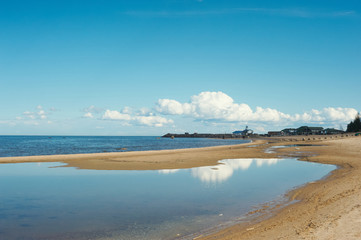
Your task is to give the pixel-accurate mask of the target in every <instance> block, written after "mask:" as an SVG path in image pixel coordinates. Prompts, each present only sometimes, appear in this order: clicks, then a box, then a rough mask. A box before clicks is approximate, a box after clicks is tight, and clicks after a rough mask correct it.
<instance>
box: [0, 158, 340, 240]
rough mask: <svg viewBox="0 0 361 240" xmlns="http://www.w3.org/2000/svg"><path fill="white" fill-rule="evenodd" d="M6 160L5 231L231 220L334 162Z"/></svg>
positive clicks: (52, 234)
mask: <svg viewBox="0 0 361 240" xmlns="http://www.w3.org/2000/svg"><path fill="white" fill-rule="evenodd" d="M62 165H63V164H60V163H20V164H1V165H0V239H9V240H11V239H174V238H176V237H177V236H185V235H188V234H192V233H195V232H199V231H201V230H202V229H206V228H210V227H214V226H217V224H220V223H222V222H225V221H233V220H236V219H238V218H239V217H241V216H242V215H243V214H245V213H247V212H248V211H250V210H251V209H252V207H254V206H256V205H258V204H261V203H264V202H266V201H270V200H274V199H281V198H282V195H283V194H284V193H285V192H286V191H287V190H289V189H292V188H294V187H295V186H299V185H301V184H304V183H306V182H308V181H315V180H317V179H320V178H322V177H323V176H325V175H327V174H328V173H329V172H330V171H331V170H333V169H335V166H331V165H321V164H316V163H308V162H300V161H296V160H295V159H228V160H222V161H220V164H219V165H218V166H212V167H200V168H192V169H183V170H159V171H115V170H114V171H99V170H79V169H75V168H70V167H61V166H62Z"/></svg>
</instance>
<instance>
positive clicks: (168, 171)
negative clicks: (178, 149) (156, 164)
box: [158, 169, 179, 174]
mask: <svg viewBox="0 0 361 240" xmlns="http://www.w3.org/2000/svg"><path fill="white" fill-rule="evenodd" d="M178 171H179V169H163V170H158V172H159V173H161V174H171V173H176V172H178Z"/></svg>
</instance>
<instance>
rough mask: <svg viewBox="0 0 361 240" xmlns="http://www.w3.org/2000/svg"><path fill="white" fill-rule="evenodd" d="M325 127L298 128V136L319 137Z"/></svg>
mask: <svg viewBox="0 0 361 240" xmlns="http://www.w3.org/2000/svg"><path fill="white" fill-rule="evenodd" d="M322 130H323V127H308V126H302V127H299V128H297V135H319V134H322Z"/></svg>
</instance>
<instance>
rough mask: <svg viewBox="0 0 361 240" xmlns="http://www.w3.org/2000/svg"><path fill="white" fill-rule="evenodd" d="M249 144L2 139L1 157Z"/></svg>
mask: <svg viewBox="0 0 361 240" xmlns="http://www.w3.org/2000/svg"><path fill="white" fill-rule="evenodd" d="M246 142H249V140H243V139H209V138H175V139H170V138H159V137H152V136H130V137H126V136H113V137H109V136H0V157H13V156H34V155H54V154H76V153H101V152H124V151H147V150H163V149H180V148H200V147H210V146H220V145H232V144H241V143H246Z"/></svg>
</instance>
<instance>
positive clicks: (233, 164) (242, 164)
mask: <svg viewBox="0 0 361 240" xmlns="http://www.w3.org/2000/svg"><path fill="white" fill-rule="evenodd" d="M281 160H282V159H275V158H271V159H225V160H221V161H219V162H220V164H219V165H217V166H209V167H199V168H193V169H191V172H192V176H193V177H196V178H198V179H200V180H201V181H202V182H205V183H221V182H224V181H226V180H227V179H229V178H230V177H231V176H232V175H233V172H234V171H236V170H243V171H245V170H247V169H248V168H249V167H250V166H251V165H252V163H253V162H255V163H256V166H257V167H262V166H263V165H268V166H270V165H274V164H276V163H278V162H279V161H281Z"/></svg>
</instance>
